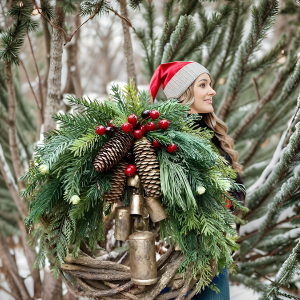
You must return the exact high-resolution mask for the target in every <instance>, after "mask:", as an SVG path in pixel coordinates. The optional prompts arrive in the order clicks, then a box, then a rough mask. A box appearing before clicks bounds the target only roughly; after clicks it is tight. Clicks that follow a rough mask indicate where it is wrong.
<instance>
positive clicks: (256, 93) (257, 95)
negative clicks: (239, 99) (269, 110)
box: [252, 77, 260, 102]
mask: <svg viewBox="0 0 300 300" xmlns="http://www.w3.org/2000/svg"><path fill="white" fill-rule="evenodd" d="M252 79H253V85H254V90H255V95H256V98H257V102H259V100H260V96H259V92H258V87H257V82H256V78H255V77H253V78H252Z"/></svg>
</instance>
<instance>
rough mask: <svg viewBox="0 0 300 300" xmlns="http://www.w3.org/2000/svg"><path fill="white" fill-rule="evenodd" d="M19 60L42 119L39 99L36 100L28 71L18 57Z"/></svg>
mask: <svg viewBox="0 0 300 300" xmlns="http://www.w3.org/2000/svg"><path fill="white" fill-rule="evenodd" d="M19 62H20V64H21V66H22V68H23V70H24V72H25V75H26V78H27V81H28V84H29V86H30V89H31V92H32V94H33V97H34V100H35V102H36V106H37V107H38V109H39V111H40V114H41V117H42V120H43V113H42V109H41V107H40V104H39V101H38V99H37V97H36V94H35V92H34V90H33V87H32V85H31V82H30V79H29V76H28V73H27V71H26V68H25V66H24V64H23V62H22V60H21V59H19ZM43 122H44V121H43Z"/></svg>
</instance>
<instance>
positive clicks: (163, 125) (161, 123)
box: [158, 119, 170, 130]
mask: <svg viewBox="0 0 300 300" xmlns="http://www.w3.org/2000/svg"><path fill="white" fill-rule="evenodd" d="M169 125H170V122H169V121H168V120H166V119H163V120H161V121H159V123H158V126H159V128H160V129H164V130H165V129H167V128H168V127H169Z"/></svg>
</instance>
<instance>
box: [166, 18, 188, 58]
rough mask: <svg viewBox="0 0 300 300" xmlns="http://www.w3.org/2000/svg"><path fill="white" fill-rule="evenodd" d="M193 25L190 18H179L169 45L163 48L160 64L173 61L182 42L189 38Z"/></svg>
mask: <svg viewBox="0 0 300 300" xmlns="http://www.w3.org/2000/svg"><path fill="white" fill-rule="evenodd" d="M192 29H193V23H192V19H191V17H190V16H181V17H180V19H179V22H178V24H177V26H176V28H175V30H174V32H173V33H172V35H171V37H170V43H168V44H167V45H166V46H165V50H164V54H163V57H162V60H161V62H162V63H166V62H170V61H172V60H173V57H174V56H175V54H176V53H177V51H178V49H180V47H181V46H182V44H183V43H184V41H185V40H186V39H187V38H188V37H189V35H190V32H191V30H192Z"/></svg>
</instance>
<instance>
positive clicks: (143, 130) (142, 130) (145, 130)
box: [140, 125, 147, 134]
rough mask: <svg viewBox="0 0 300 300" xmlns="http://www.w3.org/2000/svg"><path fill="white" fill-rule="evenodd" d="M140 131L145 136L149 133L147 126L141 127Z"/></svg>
mask: <svg viewBox="0 0 300 300" xmlns="http://www.w3.org/2000/svg"><path fill="white" fill-rule="evenodd" d="M140 131H141V132H142V133H143V134H145V133H146V132H147V129H146V126H145V125H141V127H140Z"/></svg>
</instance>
